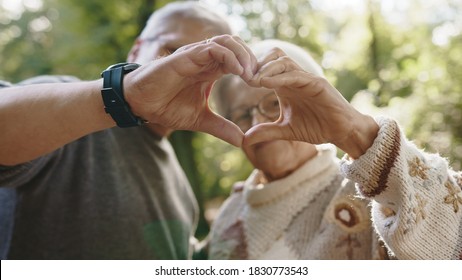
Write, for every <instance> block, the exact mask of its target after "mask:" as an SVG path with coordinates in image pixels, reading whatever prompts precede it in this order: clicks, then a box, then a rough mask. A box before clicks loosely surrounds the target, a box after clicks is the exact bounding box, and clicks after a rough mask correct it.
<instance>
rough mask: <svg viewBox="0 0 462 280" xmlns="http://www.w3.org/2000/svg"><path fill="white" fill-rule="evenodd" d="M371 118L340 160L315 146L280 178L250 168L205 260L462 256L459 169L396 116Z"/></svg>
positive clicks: (227, 203) (331, 151) (212, 238)
mask: <svg viewBox="0 0 462 280" xmlns="http://www.w3.org/2000/svg"><path fill="white" fill-rule="evenodd" d="M376 121H377V122H378V124H379V126H380V131H379V134H378V137H377V138H376V139H375V141H374V144H373V145H372V147H371V148H369V149H368V151H367V152H366V153H365V154H364V155H363V156H361V157H360V158H359V159H357V160H354V161H351V160H349V159H348V157H344V158H343V159H342V161H341V162H340V163H339V161H338V160H337V158H336V157H335V148H334V147H333V146H330V145H320V146H318V151H319V152H318V155H317V156H316V157H315V158H314V159H312V160H310V161H308V162H307V163H305V164H304V165H303V166H301V167H300V168H299V169H298V170H296V171H295V172H293V173H292V174H290V175H289V176H287V177H285V178H283V179H281V180H277V181H273V182H270V183H266V184H261V183H259V182H260V176H261V173H260V172H259V171H258V170H255V171H254V172H253V173H252V174H251V175H250V177H249V178H248V179H247V180H246V182H245V183H244V187H243V188H242V189H236V190H235V191H234V192H233V193H232V194H231V196H230V197H229V198H228V199H227V200H226V201H225V203H224V204H223V206H222V208H221V210H220V213H219V215H218V217H217V219H216V220H215V221H214V224H213V225H212V230H211V234H210V243H209V258H211V259H386V258H388V257H389V256H392V257H395V258H398V259H460V258H461V254H462V226H461V225H462V175H461V174H460V173H456V172H454V171H452V170H451V169H450V168H449V167H448V165H447V162H446V161H445V160H444V159H443V158H441V157H440V156H438V155H432V154H426V153H424V152H423V151H421V150H418V149H417V148H416V147H415V146H414V145H413V144H412V143H410V142H409V141H407V140H406V139H405V137H404V136H403V135H402V133H401V131H400V129H399V127H398V125H397V123H396V122H395V121H393V120H391V119H388V118H377V119H376ZM346 178H347V179H346ZM355 182H356V186H355ZM370 202H372V203H370ZM370 204H372V209H371V207H370V206H369V205H370ZM371 213H372V214H371ZM377 233H378V235H377ZM383 243H385V245H386V248H385V247H384V246H383Z"/></svg>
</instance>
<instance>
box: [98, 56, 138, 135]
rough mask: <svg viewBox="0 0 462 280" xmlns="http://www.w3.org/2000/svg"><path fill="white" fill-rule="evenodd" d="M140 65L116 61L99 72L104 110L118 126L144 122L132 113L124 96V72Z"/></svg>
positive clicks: (128, 71)
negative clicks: (101, 78) (101, 79)
mask: <svg viewBox="0 0 462 280" xmlns="http://www.w3.org/2000/svg"><path fill="white" fill-rule="evenodd" d="M140 66H141V65H139V64H136V63H126V62H124V63H117V64H114V65H111V66H109V67H108V68H107V69H106V70H104V71H103V72H102V73H101V77H103V89H102V90H101V95H102V96H103V102H104V110H105V111H106V113H108V114H109V115H111V117H112V118H113V119H114V121H115V122H116V124H117V126H119V127H131V126H138V125H142V124H143V123H145V122H146V121H144V120H143V119H141V118H140V117H137V116H135V115H134V114H133V112H132V111H131V110H130V106H129V105H128V103H127V102H126V101H125V97H124V87H123V80H124V76H125V74H127V73H130V72H131V71H133V70H135V69H136V68H138V67H140Z"/></svg>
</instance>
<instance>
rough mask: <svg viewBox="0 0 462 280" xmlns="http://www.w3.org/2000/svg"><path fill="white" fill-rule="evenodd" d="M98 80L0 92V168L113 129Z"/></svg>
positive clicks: (34, 86)
mask: <svg viewBox="0 0 462 280" xmlns="http://www.w3.org/2000/svg"><path fill="white" fill-rule="evenodd" d="M101 87H102V80H97V81H91V82H76V83H53V84H40V85H29V86H21V87H10V88H6V89H2V90H1V91H0V131H2V137H0V164H1V165H16V164H20V163H23V162H26V161H29V160H32V159H34V158H37V157H39V156H41V155H44V154H46V153H49V152H51V151H53V150H55V149H57V148H59V147H61V146H63V145H65V144H67V143H69V142H71V141H74V140H76V139H78V138H80V137H82V136H84V135H87V134H90V133H92V132H95V131H99V130H102V129H106V128H109V127H112V126H114V125H115V122H114V121H113V120H112V119H111V117H110V116H109V115H107V114H106V113H105V111H104V106H103V101H102V99H101V92H100V91H101Z"/></svg>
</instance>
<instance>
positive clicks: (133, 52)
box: [127, 38, 142, 62]
mask: <svg viewBox="0 0 462 280" xmlns="http://www.w3.org/2000/svg"><path fill="white" fill-rule="evenodd" d="M141 42H142V41H141V39H140V38H136V40H135V43H134V44H133V46H132V48H131V49H130V52H128V57H127V62H135V61H136V59H137V58H138V53H139V51H140V48H141Z"/></svg>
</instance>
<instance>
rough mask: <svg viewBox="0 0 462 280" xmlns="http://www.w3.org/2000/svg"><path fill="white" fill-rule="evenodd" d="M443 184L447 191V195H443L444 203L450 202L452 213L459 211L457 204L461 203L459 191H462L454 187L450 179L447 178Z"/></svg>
mask: <svg viewBox="0 0 462 280" xmlns="http://www.w3.org/2000/svg"><path fill="white" fill-rule="evenodd" d="M444 186H445V187H446V189H448V192H449V195H447V196H445V197H444V203H446V204H452V206H453V207H454V213H457V212H459V204H461V205H462V197H460V196H459V193H461V192H462V191H461V190H460V189H458V188H456V187H455V186H454V185H453V184H452V182H451V181H450V180H447V181H446V183H445V184H444Z"/></svg>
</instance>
